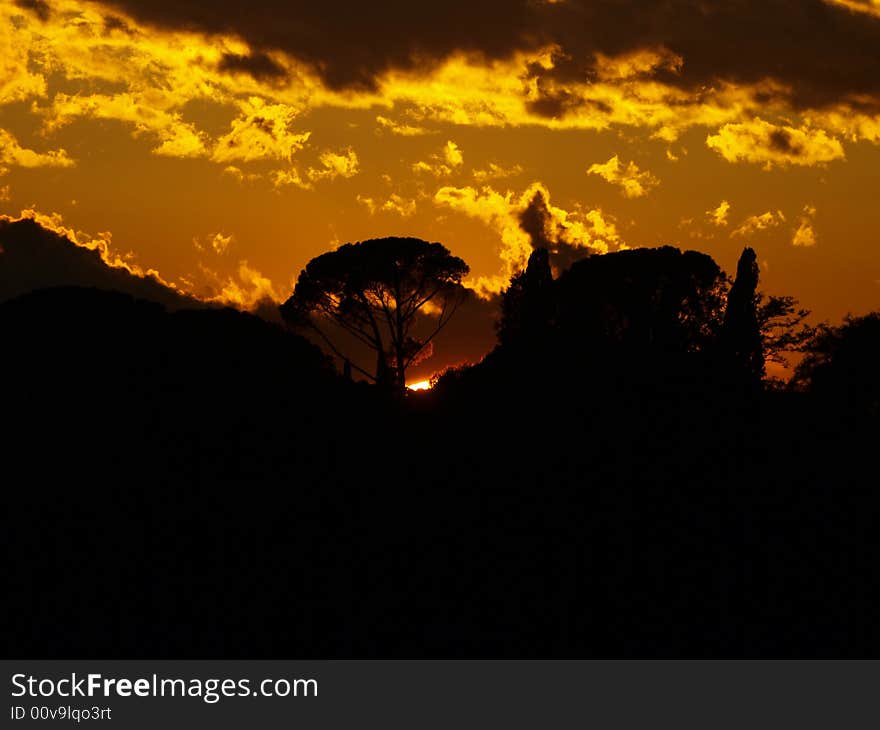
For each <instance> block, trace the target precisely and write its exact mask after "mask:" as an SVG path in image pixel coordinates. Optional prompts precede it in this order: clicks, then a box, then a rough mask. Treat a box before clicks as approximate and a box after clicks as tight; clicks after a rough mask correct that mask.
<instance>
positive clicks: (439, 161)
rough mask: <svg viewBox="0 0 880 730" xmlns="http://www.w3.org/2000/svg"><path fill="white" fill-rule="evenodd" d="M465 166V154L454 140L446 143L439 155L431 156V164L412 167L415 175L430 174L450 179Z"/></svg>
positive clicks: (422, 163) (420, 163) (426, 163)
mask: <svg viewBox="0 0 880 730" xmlns="http://www.w3.org/2000/svg"><path fill="white" fill-rule="evenodd" d="M462 165H464V154H463V153H462V151H461V148H460V147H459V146H458V145H457V144H455V142H453V141H452V140H449V141H447V142H446V144H445V145H444V146H443V149H442V150H441V151H440V153H439V154H434V155H431V160H430V161H429V162H424V161H422V162H416V163H415V164H413V166H412V170H413V172H415V173H428V174H429V175H434V177H448V176H449V175H451V174H452V173H453V172H454V171H455V170H456V169H457V168H459V167H461V166H462Z"/></svg>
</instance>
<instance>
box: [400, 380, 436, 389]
mask: <svg viewBox="0 0 880 730" xmlns="http://www.w3.org/2000/svg"><path fill="white" fill-rule="evenodd" d="M406 389H407V390H431V381H430V380H420V381H419V382H417V383H409V384H408V385H407V386H406Z"/></svg>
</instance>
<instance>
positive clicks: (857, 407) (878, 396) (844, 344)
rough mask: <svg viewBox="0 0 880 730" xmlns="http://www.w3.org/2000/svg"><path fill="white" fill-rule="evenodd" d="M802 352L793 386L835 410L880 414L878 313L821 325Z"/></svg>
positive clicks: (879, 332)
mask: <svg viewBox="0 0 880 730" xmlns="http://www.w3.org/2000/svg"><path fill="white" fill-rule="evenodd" d="M803 349H804V352H805V357H804V359H803V360H802V361H801V363H800V365H798V368H797V370H796V371H795V375H794V378H793V379H792V380H793V384H794V385H796V386H800V387H802V388H803V389H805V390H808V391H810V392H812V393H814V394H816V395H819V396H820V397H822V398H824V399H826V400H827V401H828V402H832V403H834V404H835V405H836V406H838V407H843V408H847V409H849V410H851V411H856V412H862V413H866V414H869V415H872V416H877V415H878V414H880V379H878V377H877V374H878V372H880V312H872V313H870V314H867V315H865V316H864V317H847V318H846V319H845V320H844V323H843V324H842V325H841V326H839V327H831V326H828V325H821V326H819V327H818V328H816V331H815V334H814V335H813V337H812V339H811V340H810V341H809V342H808V343H807V344H806V345H805V346H804V348H803Z"/></svg>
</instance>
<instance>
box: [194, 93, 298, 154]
mask: <svg viewBox="0 0 880 730" xmlns="http://www.w3.org/2000/svg"><path fill="white" fill-rule="evenodd" d="M239 107H240V109H241V115H240V116H239V117H238V118H237V119H234V120H233V121H232V125H231V126H232V128H231V129H230V131H229V133H228V134H225V135H224V136H222V137H220V139H218V140H217V145H216V147H215V148H214V152H213V154H212V155H211V159H213V160H214V161H215V162H222V163H227V162H234V161H241V162H252V161H254V160H266V159H270V160H272V159H274V160H288V161H289V160H290V159H291V158H292V157H293V155H294V154H295V153H296V152H298V151H299V150H301V149H302V148H303V146H305V143H306V142H307V141H308V139H309V137H310V136H311V133H310V132H293V131H291V128H290V127H291V125H292V124H293V120H294V119H295V118H296V117H297V110H296V109H294V108H293V107H291V106H288V105H287V104H270V103H267V102H265V101H264V100H263V99H261V98H260V97H257V96H252V97H250V98H248V99H244V100H242V101H240V102H239Z"/></svg>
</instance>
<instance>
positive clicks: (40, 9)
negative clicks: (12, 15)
mask: <svg viewBox="0 0 880 730" xmlns="http://www.w3.org/2000/svg"><path fill="white" fill-rule="evenodd" d="M15 4H16V5H17V6H18V7H20V8H21V9H22V10H30V11H31V12H32V13H33V14H34V15H36V16H37V17H38V18H39V19H40V20H49V16H50V15H51V14H52V11H51V9H50V8H49V4H48V3H46V2H45V0H15Z"/></svg>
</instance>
